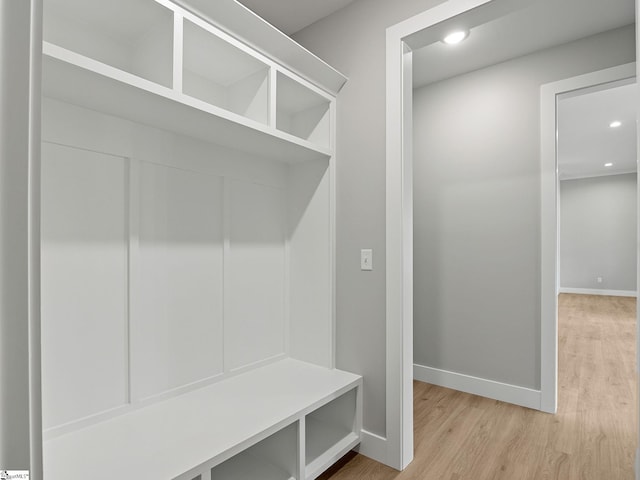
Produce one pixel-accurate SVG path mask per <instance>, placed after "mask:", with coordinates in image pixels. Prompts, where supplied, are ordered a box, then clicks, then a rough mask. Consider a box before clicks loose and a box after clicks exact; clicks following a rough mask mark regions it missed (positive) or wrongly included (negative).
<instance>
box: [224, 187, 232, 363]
mask: <svg viewBox="0 0 640 480" xmlns="http://www.w3.org/2000/svg"><path fill="white" fill-rule="evenodd" d="M232 182H233V181H232V180H231V179H229V178H228V177H226V176H225V177H223V182H222V191H223V201H222V218H223V225H222V238H223V245H222V339H223V340H222V372H223V374H228V373H230V372H231V368H230V367H229V362H228V361H227V348H226V345H227V322H229V282H230V280H231V272H230V270H229V258H230V255H231V185H232Z"/></svg>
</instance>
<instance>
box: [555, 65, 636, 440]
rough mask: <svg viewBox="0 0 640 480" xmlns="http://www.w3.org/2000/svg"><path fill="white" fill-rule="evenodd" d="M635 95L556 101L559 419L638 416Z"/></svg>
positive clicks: (605, 88) (603, 89)
mask: <svg viewBox="0 0 640 480" xmlns="http://www.w3.org/2000/svg"><path fill="white" fill-rule="evenodd" d="M636 90H637V85H636V83H635V78H634V77H630V78H621V79H618V80H617V81H612V82H609V83H605V84H601V85H594V86H591V87H587V88H582V89H579V90H575V91H570V92H565V93H558V94H557V95H556V105H557V107H556V110H557V115H556V124H557V140H556V152H557V153H556V156H557V171H558V173H557V185H558V188H557V190H558V209H557V219H558V260H557V266H556V271H557V273H558V290H559V296H558V367H559V368H558V378H557V385H558V404H557V406H558V413H559V414H560V415H563V414H566V412H568V411H572V412H580V411H583V412H585V413H586V412H590V414H591V415H594V416H595V412H597V411H599V410H601V409H602V408H603V405H607V404H611V405H612V406H615V408H614V409H613V410H614V411H615V412H616V415H618V416H620V418H622V419H629V418H633V417H634V416H635V415H636V412H635V404H634V402H632V401H631V400H632V399H633V398H635V396H636V391H637V381H636V375H635V372H636V366H635V363H636V362H635V359H636V344H637V339H636V329H637V326H636V316H637V312H636V297H637V294H636V292H637V267H636V265H637V192H638V185H637V161H636V157H637V156H636V145H637V135H636V117H637V105H636V101H635V100H636ZM620 425H621V429H620V435H621V437H626V436H628V435H633V432H634V431H635V428H634V427H635V423H634V424H632V425H631V426H630V424H629V422H625V421H623V422H620ZM636 435H637V434H636Z"/></svg>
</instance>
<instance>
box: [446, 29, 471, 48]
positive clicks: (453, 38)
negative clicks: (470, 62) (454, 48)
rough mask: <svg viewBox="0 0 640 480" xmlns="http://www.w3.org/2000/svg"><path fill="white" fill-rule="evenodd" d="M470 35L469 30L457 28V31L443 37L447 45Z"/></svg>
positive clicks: (456, 42)
mask: <svg viewBox="0 0 640 480" xmlns="http://www.w3.org/2000/svg"><path fill="white" fill-rule="evenodd" d="M468 35H469V32H465V31H464V30H457V31H455V32H451V33H449V34H448V35H447V36H446V37H444V38H443V39H442V41H443V42H444V43H446V44H447V45H456V44H458V43H460V42H461V41H463V40H464V39H465V38H467V36H468Z"/></svg>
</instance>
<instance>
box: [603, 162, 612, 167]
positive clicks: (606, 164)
mask: <svg viewBox="0 0 640 480" xmlns="http://www.w3.org/2000/svg"><path fill="white" fill-rule="evenodd" d="M604 166H605V167H613V163H605V164H604Z"/></svg>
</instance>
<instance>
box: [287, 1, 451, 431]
mask: <svg viewBox="0 0 640 480" xmlns="http://www.w3.org/2000/svg"><path fill="white" fill-rule="evenodd" d="M439 3H442V0H402V1H400V2H392V1H389V0H356V1H355V2H353V3H352V4H350V5H349V6H348V7H346V8H345V9H343V10H340V11H339V12H337V13H335V14H333V15H331V16H329V17H327V18H325V19H323V20H320V21H319V22H317V23H315V24H313V25H311V26H309V27H307V28H306V29H304V30H302V31H301V32H299V33H297V34H296V35H294V39H295V40H296V41H298V42H299V43H301V44H302V45H303V46H304V47H306V48H308V49H309V50H311V51H312V52H313V53H315V54H316V55H318V56H319V57H320V58H322V59H323V60H325V61H326V62H328V63H329V64H330V65H332V66H333V67H335V68H337V69H338V70H339V71H341V72H342V73H343V74H345V75H346V76H347V77H348V78H349V81H348V82H347V83H346V85H345V86H344V88H343V89H342V90H341V92H340V94H339V95H338V112H337V127H338V130H337V162H336V167H337V227H336V228H337V272H336V282H337V294H336V310H337V312H336V313H337V345H336V348H337V358H336V361H337V367H338V368H343V369H345V370H348V371H352V372H356V373H359V374H361V375H363V377H364V428H365V430H367V431H369V432H373V433H376V434H379V435H382V436H384V435H385V434H386V423H385V418H386V403H385V395H386V392H385V388H386V382H385V376H386V363H385V349H386V340H385V339H386V318H385V309H386V306H385V295H386V291H385V268H384V265H385V195H384V191H385V140H384V138H385V48H386V43H385V38H386V37H385V35H386V28H387V27H390V26H392V25H394V24H396V23H398V22H401V21H403V20H405V19H407V18H409V17H411V16H413V15H416V14H418V13H420V12H423V11H425V10H427V9H429V8H432V7H434V6H435V5H437V4H439ZM361 248H372V249H373V251H374V259H373V264H374V270H373V271H372V272H362V271H360V249H361Z"/></svg>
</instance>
